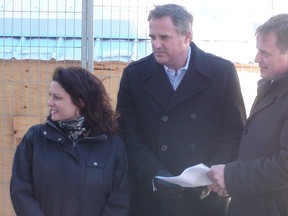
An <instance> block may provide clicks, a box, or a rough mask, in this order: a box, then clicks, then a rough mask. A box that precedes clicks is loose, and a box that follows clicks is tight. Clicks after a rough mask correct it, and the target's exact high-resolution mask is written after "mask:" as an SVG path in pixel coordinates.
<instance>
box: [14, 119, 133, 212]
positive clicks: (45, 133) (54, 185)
mask: <svg viewBox="0 0 288 216" xmlns="http://www.w3.org/2000/svg"><path fill="white" fill-rule="evenodd" d="M10 192H11V199H12V203H13V206H14V209H15V212H16V214H17V215H18V216H41V215H43V216H44V215H45V216H97V215H99V216H100V215H101V216H110V215H112V216H125V215H127V212H128V208H129V183H128V178H127V160H126V152H125V148H124V143H123V141H122V140H121V139H120V138H119V137H117V136H115V137H112V138H108V137H107V136H106V135H102V136H98V137H93V134H91V135H89V136H88V137H86V138H81V139H79V140H78V141H77V142H75V143H72V141H71V140H70V139H68V137H67V136H66V135H65V134H63V133H62V132H61V131H60V130H59V129H58V128H57V127H56V126H55V125H54V124H53V123H52V122H51V121H49V120H48V121H47V122H46V124H45V125H36V126H33V127H31V128H30V129H29V130H28V132H27V133H26V134H25V136H24V137H23V139H22V141H21V143H20V144H19V146H18V147H17V151H16V153H15V156H14V163H13V172H12V178H11V186H10Z"/></svg>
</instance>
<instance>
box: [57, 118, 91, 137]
mask: <svg viewBox="0 0 288 216" xmlns="http://www.w3.org/2000/svg"><path fill="white" fill-rule="evenodd" d="M84 122H85V118H84V117H83V116H82V117H80V118H79V119H76V120H72V121H67V122H63V121H58V122H57V124H58V125H59V127H60V128H61V129H62V130H63V131H64V133H66V134H67V136H68V137H69V138H70V139H71V140H72V141H76V140H78V139H79V138H81V137H83V136H84V133H85V132H87V129H86V128H85V125H84Z"/></svg>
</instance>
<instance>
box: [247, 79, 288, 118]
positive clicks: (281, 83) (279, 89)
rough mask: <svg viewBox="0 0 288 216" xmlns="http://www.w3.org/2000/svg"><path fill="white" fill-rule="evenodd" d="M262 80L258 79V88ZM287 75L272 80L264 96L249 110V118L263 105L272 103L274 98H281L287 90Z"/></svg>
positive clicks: (263, 106) (262, 107)
mask: <svg viewBox="0 0 288 216" xmlns="http://www.w3.org/2000/svg"><path fill="white" fill-rule="evenodd" d="M263 82H264V80H263V79H262V80H259V81H258V88H259V85H260V84H262V83H263ZM287 86H288V76H285V77H283V78H282V79H280V80H277V81H274V82H273V83H272V84H271V86H270V88H269V90H267V94H266V95H265V96H264V98H263V99H262V100H261V101H260V102H259V103H258V104H257V105H256V106H253V107H252V109H251V112H250V117H249V119H250V118H252V117H253V116H254V115H255V114H256V113H258V112H259V111H261V110H262V109H264V108H265V107H267V106H269V105H270V104H272V103H273V101H274V100H275V99H276V98H281V97H283V96H284V95H285V94H287V92H288V87H287Z"/></svg>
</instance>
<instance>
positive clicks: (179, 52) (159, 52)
mask: <svg viewBox="0 0 288 216" xmlns="http://www.w3.org/2000/svg"><path fill="white" fill-rule="evenodd" d="M149 30H150V34H149V36H150V37H151V42H152V49H153V54H154V56H155V58H156V61H157V62H158V63H159V64H162V65H166V66H168V67H169V68H171V69H174V70H178V69H179V68H181V67H183V66H184V65H185V63H186V59H187V53H188V47H189V44H190V41H191V33H190V32H187V33H186V34H185V35H181V34H179V33H178V32H176V27H175V26H174V24H173V22H172V20H171V18H170V17H169V16H165V17H161V18H157V19H154V18H153V19H151V20H150V21H149Z"/></svg>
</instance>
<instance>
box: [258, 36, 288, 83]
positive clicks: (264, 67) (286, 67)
mask: <svg viewBox="0 0 288 216" xmlns="http://www.w3.org/2000/svg"><path fill="white" fill-rule="evenodd" d="M276 43H277V38H276V35H275V34H274V33H273V32H270V33H268V34H267V35H261V34H259V35H257V43H256V45H257V49H258V52H257V54H256V57H255V62H256V63H258V64H259V67H260V71H261V77H262V78H264V79H267V80H272V79H273V80H276V79H279V78H281V77H282V76H283V75H284V74H288V51H286V52H284V53H283V52H281V50H280V49H279V48H278V47H277V46H276Z"/></svg>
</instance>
